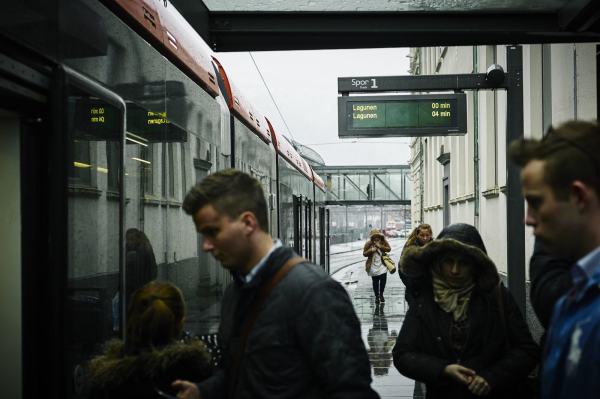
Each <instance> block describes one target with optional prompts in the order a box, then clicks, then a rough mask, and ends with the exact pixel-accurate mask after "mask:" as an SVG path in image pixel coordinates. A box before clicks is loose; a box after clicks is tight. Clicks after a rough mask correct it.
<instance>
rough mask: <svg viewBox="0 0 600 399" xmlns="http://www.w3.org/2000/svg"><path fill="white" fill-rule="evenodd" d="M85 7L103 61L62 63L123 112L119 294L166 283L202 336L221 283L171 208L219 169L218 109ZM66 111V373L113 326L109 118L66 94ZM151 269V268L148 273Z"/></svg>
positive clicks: (101, 108)
mask: <svg viewBox="0 0 600 399" xmlns="http://www.w3.org/2000/svg"><path fill="white" fill-rule="evenodd" d="M86 3H89V6H90V7H91V8H93V9H94V10H95V12H96V13H97V15H99V16H100V17H101V18H102V21H103V23H104V26H105V27H106V34H107V36H108V41H107V42H108V46H107V48H106V51H105V54H103V55H99V54H97V53H96V54H94V55H93V56H91V57H78V58H64V59H63V60H62V61H63V62H64V63H65V64H67V65H69V66H71V67H72V68H74V69H75V70H77V71H79V72H80V73H82V74H85V75H87V76H90V77H92V78H93V79H95V80H98V81H99V82H101V83H102V84H103V85H105V86H106V87H107V88H109V89H110V90H112V91H114V92H115V93H117V94H119V95H120V96H121V97H122V98H123V99H124V100H125V102H126V116H127V121H128V123H127V129H126V130H127V136H126V137H127V139H126V146H125V179H126V181H125V187H126V192H125V197H126V209H125V215H126V219H125V231H126V232H127V234H126V241H127V243H126V252H127V254H126V264H125V269H126V273H125V275H126V284H125V286H126V287H128V290H129V292H128V293H127V294H131V291H133V290H134V289H135V288H138V286H139V285H140V284H143V283H144V282H146V281H147V280H149V279H152V278H161V279H167V280H170V281H173V282H174V283H175V284H177V285H178V286H179V287H181V288H182V290H183V292H184V295H185V298H186V301H187V303H188V309H189V317H188V319H187V325H186V329H187V330H190V331H191V332H192V333H205V332H210V331H207V330H210V329H211V328H213V326H208V325H206V324H204V317H203V316H202V312H203V311H204V310H205V309H207V308H208V307H209V306H210V305H211V304H214V303H215V302H216V301H217V300H218V297H217V295H218V294H219V292H221V291H222V289H223V287H224V286H225V284H226V283H227V282H228V281H229V276H228V275H227V274H226V273H225V272H223V270H222V268H221V267H220V266H219V265H218V264H217V263H216V262H215V261H214V259H213V258H212V257H211V256H209V255H207V254H205V253H204V252H202V251H201V248H200V246H199V244H200V241H199V239H198V235H197V233H196V232H195V229H194V226H193V224H192V223H191V221H190V218H189V216H187V215H185V213H184V212H183V210H182V208H181V204H182V201H183V198H184V196H185V193H186V191H187V189H188V188H189V187H190V186H191V185H193V184H194V183H195V182H196V181H198V180H200V179H201V178H202V177H203V176H205V175H206V174H208V173H210V172H213V171H215V170H217V169H219V168H222V167H224V166H228V163H227V161H226V159H225V158H226V156H225V155H223V153H225V154H226V153H228V150H225V149H222V148H220V146H221V137H220V136H221V134H220V132H221V126H220V124H221V119H222V115H221V107H220V106H219V104H218V102H217V101H216V100H215V99H214V98H213V97H212V96H211V95H209V94H208V93H207V92H205V91H204V90H203V89H202V88H201V87H199V86H198V85H197V84H196V83H195V82H194V81H192V80H191V79H190V78H189V77H188V76H187V75H185V74H183V73H182V72H181V71H180V70H179V69H178V68H177V67H175V66H174V65H173V64H172V63H171V62H169V61H168V60H166V59H165V58H164V57H163V56H162V55H161V54H160V53H159V52H158V51H156V50H155V49H154V48H153V47H152V46H151V45H150V44H148V43H147V42H146V41H145V40H144V39H142V38H141V37H140V36H139V35H138V34H137V33H136V32H134V31H133V30H132V29H130V28H129V27H127V26H126V25H125V24H124V23H123V22H122V21H121V20H120V19H119V18H117V17H116V16H115V15H114V14H112V13H111V12H110V11H109V10H107V9H105V8H104V7H103V6H102V5H100V4H99V3H97V2H86ZM68 104H69V110H68V118H69V126H71V129H72V132H71V134H72V140H71V144H70V156H71V159H70V161H69V168H70V170H71V172H70V181H69V188H68V189H69V193H70V197H69V221H68V231H69V236H68V246H69V266H68V267H69V273H68V275H69V292H68V293H67V295H68V296H69V298H71V299H72V300H71V301H70V306H69V308H68V309H67V315H66V318H67V319H71V320H81V319H82V318H83V319H86V320H88V319H89V320H90V323H87V324H85V326H79V327H78V330H77V331H75V330H73V331H72V332H71V334H70V335H71V336H69V337H68V338H67V342H68V346H69V347H68V348H67V351H66V352H67V354H68V357H69V358H70V359H72V360H71V361H72V363H73V364H74V363H76V362H77V361H80V360H82V359H85V358H87V357H89V356H90V355H91V354H92V353H93V352H94V351H95V350H97V346H98V344H100V343H102V342H103V341H104V340H106V339H108V338H109V337H110V336H111V335H112V334H114V333H115V331H114V329H115V328H117V327H118V321H119V316H120V313H119V297H118V296H117V295H116V294H117V292H118V289H119V262H118V256H117V255H118V246H119V245H120V243H119V242H118V226H119V210H118V207H119V199H120V196H121V194H122V193H120V192H119V185H118V180H117V173H116V172H117V171H118V159H119V157H118V151H119V143H118V137H117V136H116V130H115V129H114V126H112V125H111V124H112V123H113V121H114V120H115V117H116V115H115V114H114V112H113V111H111V110H110V107H108V106H107V105H106V104H104V103H103V101H102V99H98V98H93V96H85V95H81V94H80V93H75V92H74V93H72V95H69V98H68ZM152 258H154V261H148V259H152ZM154 262H155V264H156V267H153V266H148V265H149V264H152V263H154ZM147 269H150V270H147ZM152 269H155V270H152ZM125 296H127V295H125ZM82 329H83V330H82ZM82 345H83V346H82ZM67 368H69V367H67Z"/></svg>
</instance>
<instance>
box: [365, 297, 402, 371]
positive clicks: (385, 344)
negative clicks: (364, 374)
mask: <svg viewBox="0 0 600 399" xmlns="http://www.w3.org/2000/svg"><path fill="white" fill-rule="evenodd" d="M384 306H385V303H377V304H375V312H374V313H373V327H371V328H370V329H369V333H368V334H367V342H368V343H369V350H368V354H369V359H370V360H371V367H373V374H374V375H375V376H384V375H387V374H388V373H389V369H390V365H391V364H392V348H393V347H394V344H395V343H396V337H397V336H398V333H397V332H396V330H392V332H391V333H390V332H389V331H388V323H387V318H386V317H385V313H384Z"/></svg>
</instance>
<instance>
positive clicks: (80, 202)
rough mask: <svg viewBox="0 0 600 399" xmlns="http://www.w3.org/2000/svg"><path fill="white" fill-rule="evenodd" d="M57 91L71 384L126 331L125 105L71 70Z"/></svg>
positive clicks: (66, 365) (69, 387)
mask: <svg viewBox="0 0 600 399" xmlns="http://www.w3.org/2000/svg"><path fill="white" fill-rule="evenodd" d="M62 90H63V91H64V99H63V103H62V106H63V112H64V114H63V115H61V118H62V120H63V124H64V125H63V129H64V132H65V135H66V136H65V137H66V138H65V140H66V141H67V143H65V147H66V154H65V157H64V158H63V159H64V161H63V162H66V165H64V167H65V169H66V170H67V176H66V177H67V179H66V182H65V183H66V185H67V187H65V191H66V193H67V212H66V213H67V215H66V231H65V233H66V237H67V242H66V248H65V249H66V258H67V261H66V269H67V270H66V276H65V277H66V278H65V280H66V292H65V293H64V295H65V298H64V303H65V309H64V318H63V320H62V323H63V326H62V328H63V332H64V338H63V340H62V345H63V347H62V348H61V349H62V353H63V354H64V360H63V361H62V362H63V364H62V368H63V370H62V373H61V374H62V375H64V376H67V378H68V377H69V376H73V375H74V371H76V370H77V365H79V364H82V362H84V361H86V360H88V359H89V358H90V357H91V356H92V355H93V354H95V353H97V352H98V350H99V348H100V346H101V345H102V343H103V342H104V341H106V340H108V339H109V338H111V337H113V336H114V335H115V334H116V332H118V331H123V329H122V328H121V327H122V325H123V323H124V321H123V318H124V314H125V311H124V310H125V306H126V304H125V301H123V300H122V299H121V298H122V295H121V293H122V291H123V290H122V289H121V287H124V286H125V281H124V276H125V271H124V270H123V269H124V265H125V262H124V254H125V250H124V249H125V239H124V238H125V237H124V231H123V225H124V208H125V198H124V197H125V196H124V195H123V193H124V184H123V157H124V140H125V103H124V102H123V100H122V99H121V98H120V97H119V96H117V95H116V94H114V93H112V92H110V91H109V90H107V89H105V88H104V87H102V86H100V85H99V84H97V83H95V82H93V81H91V80H89V79H88V78H86V77H84V76H82V75H79V74H78V73H76V72H72V71H69V70H68V69H66V70H65V71H64V79H63V86H62ZM75 374H76V373H75ZM64 384H65V386H66V388H65V390H66V393H67V395H66V397H67V398H71V397H76V396H77V388H78V385H77V384H75V385H74V386H73V384H69V381H65V382H64Z"/></svg>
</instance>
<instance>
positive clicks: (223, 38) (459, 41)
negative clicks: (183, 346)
mask: <svg viewBox="0 0 600 399" xmlns="http://www.w3.org/2000/svg"><path fill="white" fill-rule="evenodd" d="M578 1H579V0H578ZM209 31H210V32H209V35H210V40H209V43H210V44H211V45H212V46H213V49H214V50H216V51H261V50H309V49H346V48H383V47H422V46H455V45H484V44H514V43H569V42H591V41H600V32H595V31H586V30H585V29H584V30H582V31H581V30H578V31H573V30H563V28H562V27H561V26H560V25H559V15H557V13H483V12H477V13H470V14H466V13H461V12H456V13H436V12H256V11H249V12H225V11H211V12H210V27H209Z"/></svg>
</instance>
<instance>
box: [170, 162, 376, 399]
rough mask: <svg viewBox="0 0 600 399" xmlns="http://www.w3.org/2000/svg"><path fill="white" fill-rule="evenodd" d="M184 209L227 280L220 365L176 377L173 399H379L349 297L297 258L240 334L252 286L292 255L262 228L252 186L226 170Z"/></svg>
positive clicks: (261, 206) (263, 212) (262, 214)
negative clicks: (189, 377)
mask: <svg viewBox="0 0 600 399" xmlns="http://www.w3.org/2000/svg"><path fill="white" fill-rule="evenodd" d="M183 207H184V210H185V211H186V212H187V213H188V214H190V215H192V218H193V220H194V223H195V225H196V228H197V230H198V232H199V233H200V234H202V237H203V243H202V249H203V250H204V251H206V252H210V253H211V254H212V255H213V256H214V257H215V258H216V259H217V260H219V261H220V262H221V263H222V265H223V267H224V268H226V269H228V270H229V271H230V272H231V273H232V275H233V279H234V281H233V282H232V283H231V284H230V285H229V286H228V287H227V289H226V291H225V294H224V297H223V301H222V307H221V324H220V327H219V342H220V343H221V346H222V350H223V364H222V367H221V369H220V370H219V371H218V372H217V373H216V374H215V375H214V376H213V377H211V378H209V379H208V380H205V381H203V382H201V383H199V384H197V385H196V384H193V383H191V382H188V381H176V382H175V383H174V384H173V386H174V387H175V388H177V389H179V391H180V392H179V395H178V397H180V398H185V399H188V398H202V399H213V398H214V399H217V398H218V399H220V398H236V399H238V398H265V399H267V398H268V399H278V398H282V399H283V398H367V399H368V398H378V395H377V394H376V393H375V392H374V391H373V390H372V389H371V387H370V384H371V374H370V365H369V360H368V356H367V352H366V348H365V345H364V343H363V341H362V339H361V335H360V325H359V321H358V318H357V317H356V314H355V312H354V309H353V307H352V303H351V301H350V298H349V297H348V295H347V293H346V291H345V290H344V288H343V287H341V286H340V285H339V284H338V283H337V282H335V281H334V280H332V279H331V278H330V277H329V276H328V275H327V273H325V272H324V271H323V269H322V268H320V267H318V266H316V265H313V264H310V263H309V262H307V261H303V262H301V263H299V264H297V265H296V266H295V267H292V268H291V269H290V271H289V273H287V274H286V275H285V276H284V277H283V278H282V279H281V280H280V282H279V283H278V284H277V285H275V286H274V288H273V289H272V291H271V292H270V294H268V296H267V297H266V299H265V302H264V304H263V305H264V306H262V307H261V308H260V309H258V313H257V316H256V318H255V322H254V324H253V326H252V327H251V328H250V329H249V333H248V334H244V333H243V331H242V330H243V326H244V325H245V322H246V320H247V319H248V318H250V317H252V316H251V315H252V313H253V310H252V309H253V306H254V304H255V303H256V301H257V300H260V299H258V298H257V297H258V295H259V292H260V290H261V288H262V287H264V286H265V284H268V283H269V282H270V280H271V278H272V277H273V276H274V275H275V274H276V273H277V272H278V271H279V270H280V269H281V268H282V267H283V266H284V264H286V262H287V261H288V260H290V259H291V258H294V257H297V255H296V254H295V253H294V251H293V250H291V249H290V248H287V247H284V246H282V244H281V242H280V241H279V240H277V241H275V242H274V241H273V239H272V238H271V236H270V235H269V233H268V232H267V231H268V219H267V205H266V202H265V197H264V194H263V191H262V188H261V185H260V183H259V182H258V181H257V180H255V179H254V178H252V177H250V176H249V175H247V174H245V173H242V172H240V171H237V170H233V169H228V170H223V171H220V172H217V173H215V174H212V175H210V176H208V177H207V178H205V179H204V180H203V181H202V182H201V183H199V184H198V185H196V186H195V187H194V188H192V189H191V190H190V192H189V193H188V194H187V196H186V198H185V201H184V204H183ZM244 335H245V336H246V337H247V338H246V339H244ZM244 341H245V345H244ZM240 347H242V348H243V349H241V350H240Z"/></svg>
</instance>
